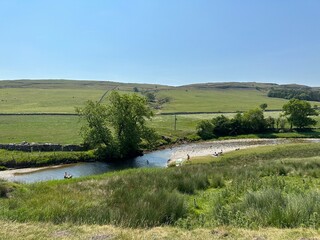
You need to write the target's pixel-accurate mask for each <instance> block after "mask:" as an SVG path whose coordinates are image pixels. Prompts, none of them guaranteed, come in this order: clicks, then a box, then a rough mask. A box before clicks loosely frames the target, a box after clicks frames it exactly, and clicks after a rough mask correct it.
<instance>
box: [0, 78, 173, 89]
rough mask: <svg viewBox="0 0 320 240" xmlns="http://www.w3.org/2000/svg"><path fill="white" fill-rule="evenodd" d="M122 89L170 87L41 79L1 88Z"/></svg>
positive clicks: (5, 84) (11, 82) (4, 82)
mask: <svg viewBox="0 0 320 240" xmlns="http://www.w3.org/2000/svg"><path fill="white" fill-rule="evenodd" d="M115 87H118V88H121V90H123V91H125V90H127V91H128V90H129V91H131V90H132V89H133V88H134V87H137V88H138V89H139V88H140V89H143V90H152V89H167V88H172V87H170V86H165V85H160V84H140V83H120V82H112V81H95V80H92V81H91V80H65V79H39V80H29V79H20V80H2V81H0V88H39V89H70V88H72V89H75V88H82V89H90V88H91V89H106V90H107V89H109V88H110V89H111V88H115Z"/></svg>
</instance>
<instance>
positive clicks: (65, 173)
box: [63, 172, 72, 179]
mask: <svg viewBox="0 0 320 240" xmlns="http://www.w3.org/2000/svg"><path fill="white" fill-rule="evenodd" d="M63 177H64V178H65V179H69V178H72V175H71V174H68V173H67V172H64V176H63Z"/></svg>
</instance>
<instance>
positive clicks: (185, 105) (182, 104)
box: [157, 89, 287, 112]
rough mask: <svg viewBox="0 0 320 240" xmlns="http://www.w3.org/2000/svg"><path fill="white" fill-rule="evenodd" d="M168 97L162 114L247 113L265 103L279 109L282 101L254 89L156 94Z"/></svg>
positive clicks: (186, 90) (174, 91) (166, 91)
mask: <svg viewBox="0 0 320 240" xmlns="http://www.w3.org/2000/svg"><path fill="white" fill-rule="evenodd" d="M157 95H159V96H160V97H169V98H170V99H171V101H170V102H169V103H168V104H165V105H164V107H163V109H162V112H219V111H220V112H236V111H247V110H249V109H252V108H256V107H259V105H260V104H261V103H267V104H268V109H281V108H282V106H283V104H284V103H286V102H287V100H284V99H277V98H268V97H267V93H266V92H262V91H258V90H256V89H242V90H241V89H240V90H239V89H224V90H219V89H210V90H199V89H176V90H163V91H159V92H158V93H157Z"/></svg>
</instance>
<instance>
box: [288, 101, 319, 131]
mask: <svg viewBox="0 0 320 240" xmlns="http://www.w3.org/2000/svg"><path fill="white" fill-rule="evenodd" d="M282 109H283V112H284V115H285V116H286V117H287V119H288V122H289V123H290V124H291V128H292V126H296V127H297V128H299V129H302V128H305V127H308V126H313V125H316V123H317V121H316V120H314V119H313V118H312V117H311V116H317V115H318V113H317V112H316V110H315V109H313V108H312V107H311V105H310V103H309V102H307V101H305V100H299V99H291V100H290V101H289V102H288V103H286V104H285V105H283V107H282Z"/></svg>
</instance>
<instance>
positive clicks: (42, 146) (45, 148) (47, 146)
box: [0, 142, 85, 152]
mask: <svg viewBox="0 0 320 240" xmlns="http://www.w3.org/2000/svg"><path fill="white" fill-rule="evenodd" d="M0 149H6V150H11V151H24V152H32V151H37V152H39V151H40V152H53V151H66V152H67V151H83V150H85V149H84V148H83V147H82V146H80V145H61V144H53V143H28V142H22V143H9V144H0Z"/></svg>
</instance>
